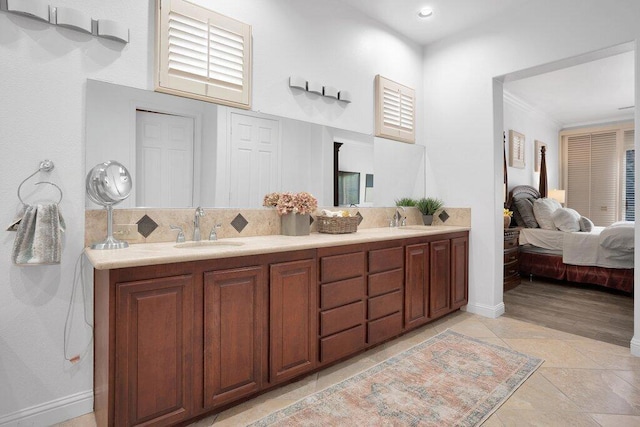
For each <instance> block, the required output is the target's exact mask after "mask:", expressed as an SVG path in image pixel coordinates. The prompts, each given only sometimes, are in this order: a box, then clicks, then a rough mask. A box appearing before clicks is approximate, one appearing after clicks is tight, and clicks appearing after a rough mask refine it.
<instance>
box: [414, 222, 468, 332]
mask: <svg viewBox="0 0 640 427" xmlns="http://www.w3.org/2000/svg"><path fill="white" fill-rule="evenodd" d="M436 238H437V240H435V239H433V240H431V241H428V242H424V241H418V240H416V239H412V240H411V241H409V242H408V244H407V245H406V249H405V254H406V267H405V284H404V291H405V315H404V318H405V329H412V328H414V327H417V326H420V325H422V324H424V323H427V322H429V321H431V320H433V319H436V318H439V317H442V316H444V315H446V314H448V313H451V312H452V311H454V310H457V309H458V308H460V307H462V306H463V305H465V304H466V303H467V298H468V259H469V236H468V233H466V232H465V233H455V234H451V235H444V236H436ZM414 242H415V243H414Z"/></svg>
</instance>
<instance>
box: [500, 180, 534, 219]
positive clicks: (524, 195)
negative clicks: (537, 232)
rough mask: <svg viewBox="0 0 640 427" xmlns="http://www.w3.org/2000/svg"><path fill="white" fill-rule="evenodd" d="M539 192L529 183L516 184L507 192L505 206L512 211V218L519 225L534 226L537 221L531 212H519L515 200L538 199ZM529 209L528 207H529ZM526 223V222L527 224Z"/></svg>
mask: <svg viewBox="0 0 640 427" xmlns="http://www.w3.org/2000/svg"><path fill="white" fill-rule="evenodd" d="M539 198H540V192H539V191H538V190H536V189H535V188H534V187H532V186H530V185H518V186H515V187H513V188H512V189H511V191H510V192H509V201H508V202H507V208H508V209H510V210H512V211H513V219H514V220H515V221H516V224H517V225H519V226H521V227H536V226H537V223H536V222H535V218H533V212H532V211H531V212H528V213H524V215H523V214H521V213H520V212H519V211H518V208H517V206H516V203H515V201H516V200H518V199H539ZM529 210H530V209H529ZM527 223H528V224H527Z"/></svg>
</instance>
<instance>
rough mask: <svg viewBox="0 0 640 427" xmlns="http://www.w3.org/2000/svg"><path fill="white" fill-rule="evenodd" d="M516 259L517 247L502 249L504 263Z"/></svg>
mask: <svg viewBox="0 0 640 427" xmlns="http://www.w3.org/2000/svg"><path fill="white" fill-rule="evenodd" d="M517 259H518V249H517V248H513V249H508V250H505V251H504V263H505V264H507V263H510V262H512V261H516V260H517Z"/></svg>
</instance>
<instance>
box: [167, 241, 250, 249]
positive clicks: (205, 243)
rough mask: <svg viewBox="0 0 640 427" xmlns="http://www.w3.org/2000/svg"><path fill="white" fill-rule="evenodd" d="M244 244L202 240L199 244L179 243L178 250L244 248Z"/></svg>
mask: <svg viewBox="0 0 640 427" xmlns="http://www.w3.org/2000/svg"><path fill="white" fill-rule="evenodd" d="M242 245H244V242H230V241H227V240H201V241H199V242H184V243H177V244H176V245H175V247H176V248H210V247H216V246H217V247H221V246H222V247H224V246H242Z"/></svg>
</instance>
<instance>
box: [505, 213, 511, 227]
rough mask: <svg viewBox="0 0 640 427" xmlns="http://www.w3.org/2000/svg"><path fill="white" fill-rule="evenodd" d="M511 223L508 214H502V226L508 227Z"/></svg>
mask: <svg viewBox="0 0 640 427" xmlns="http://www.w3.org/2000/svg"><path fill="white" fill-rule="evenodd" d="M510 225H511V217H510V216H509V215H505V216H504V228H509V226H510Z"/></svg>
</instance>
